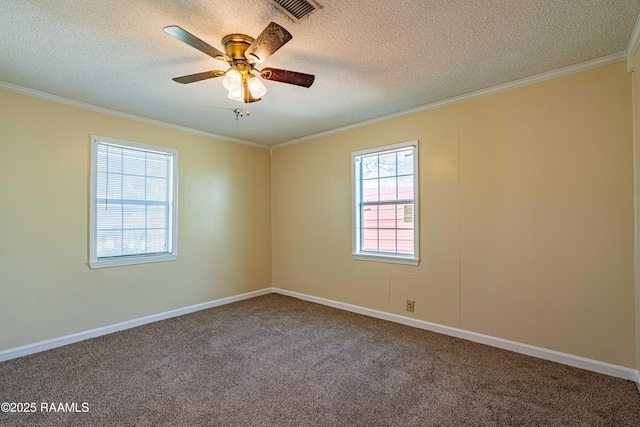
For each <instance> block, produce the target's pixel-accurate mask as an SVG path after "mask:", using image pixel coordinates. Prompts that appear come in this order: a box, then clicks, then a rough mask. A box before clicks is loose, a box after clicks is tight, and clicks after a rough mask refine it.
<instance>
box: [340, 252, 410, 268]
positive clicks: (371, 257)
mask: <svg viewBox="0 0 640 427" xmlns="http://www.w3.org/2000/svg"><path fill="white" fill-rule="evenodd" d="M351 256H352V257H353V259H356V260H359V261H375V262H389V263H392V264H406V265H418V263H419V262H420V259H419V258H414V257H412V256H393V255H380V254H363V253H353V254H351Z"/></svg>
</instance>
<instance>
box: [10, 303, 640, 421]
mask: <svg viewBox="0 0 640 427" xmlns="http://www.w3.org/2000/svg"><path fill="white" fill-rule="evenodd" d="M0 402H26V403H31V402H34V403H36V405H37V409H38V410H37V411H36V412H34V413H29V414H17V413H0V425H2V426H33V425H36V426H40V425H43V426H66V425H70V426H76V425H77V426H458V425H465V426H518V425H530V426H534V425H535V426H540V425H549V426H551V425H553V426H556V425H557V426H571V425H575V426H578V425H579V426H610V425H620V426H623V425H628V426H631V425H634V426H638V425H640V394H639V393H638V390H637V389H636V386H635V384H634V383H633V382H630V381H625V380H621V379H617V378H612V377H608V376H605V375H600V374H596V373H593V372H589V371H584V370H581V369H577V368H572V367H568V366H564V365H559V364H556V363H552V362H548V361H544V360H539V359H535V358H532V357H528V356H523V355H520V354H516V353H511V352H508V351H504V350H499V349H495V348H492V347H488V346H484V345H481V344H475V343H471V342H467V341H464V340H460V339H456V338H451V337H447V336H444V335H439V334H435V333H432V332H428V331H423V330H419V329H414V328H410V327H407V326H403V325H398V324H394V323H390V322H385V321H382V320H377V319H372V318H368V317H365V316H360V315H357V314H353V313H348V312H344V311H341V310H336V309H332V308H328V307H324V306H320V305H317V304H312V303H308V302H304V301H300V300H297V299H294V298H289V297H285V296H281V295H276V294H270V295H265V296H262V297H258V298H253V299H250V300H246V301H241V302H238V303H235V304H229V305H226V306H222V307H216V308H212V309H209V310H204V311H200V312H197V313H193V314H189V315H186V316H182V317H178V318H174V319H169V320H165V321H162V322H157V323H153V324H149V325H145V326H141V327H138V328H134V329H130V330H127V331H122V332H118V333H114V334H111V335H107V336H103V337H99V338H95V339H91V340H87V341H83V342H80V343H76V344H72V345H69V346H66V347H61V348H58V349H54V350H50V351H47V352H43V353H39V354H34V355H31V356H27V357H23V358H20V359H15V360H10V361H7V362H3V363H0ZM43 402H44V403H47V404H48V405H49V406H50V405H51V404H55V405H56V406H55V408H56V409H59V405H58V404H59V403H60V402H62V403H63V404H64V403H69V404H73V403H76V404H77V409H75V408H73V406H70V407H67V409H72V410H77V411H79V412H71V413H64V412H42V411H40V409H41V407H40V405H41V404H42V403H43ZM83 403H86V406H85V407H83V406H82V404H83ZM83 409H88V412H81V411H82V410H83Z"/></svg>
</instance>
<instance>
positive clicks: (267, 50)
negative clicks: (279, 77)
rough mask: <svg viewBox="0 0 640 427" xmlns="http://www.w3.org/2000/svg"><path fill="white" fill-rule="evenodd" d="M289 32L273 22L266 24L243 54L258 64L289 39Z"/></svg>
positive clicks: (290, 36)
mask: <svg viewBox="0 0 640 427" xmlns="http://www.w3.org/2000/svg"><path fill="white" fill-rule="evenodd" d="M292 38H293V36H292V35H291V33H290V32H289V31H287V30H285V29H284V28H282V27H281V26H280V25H278V24H276V23H275V22H271V23H270V24H269V25H267V28H265V29H264V30H263V31H262V32H261V33H260V35H259V36H258V37H257V38H256V39H255V40H254V41H253V43H251V46H249V47H248V48H247V50H246V51H245V53H244V55H245V56H246V58H247V59H250V60H253V61H254V62H257V63H258V64H259V63H261V62H262V61H264V60H265V59H267V58H268V57H270V56H271V55H272V54H273V52H275V51H276V50H278V49H280V48H281V47H282V46H284V44H285V43H287V42H288V41H289V40H291V39H292Z"/></svg>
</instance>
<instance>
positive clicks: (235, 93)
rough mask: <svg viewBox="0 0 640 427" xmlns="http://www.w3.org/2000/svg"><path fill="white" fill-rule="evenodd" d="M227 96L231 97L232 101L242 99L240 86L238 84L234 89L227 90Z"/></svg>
mask: <svg viewBox="0 0 640 427" xmlns="http://www.w3.org/2000/svg"><path fill="white" fill-rule="evenodd" d="M227 96H228V98H229V99H233V100H234V101H242V86H240V87H239V88H238V90H236V91H233V92H232V91H229V95H227Z"/></svg>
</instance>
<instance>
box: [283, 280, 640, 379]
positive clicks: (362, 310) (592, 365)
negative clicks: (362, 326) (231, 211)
mask: <svg viewBox="0 0 640 427" xmlns="http://www.w3.org/2000/svg"><path fill="white" fill-rule="evenodd" d="M272 289H273V292H275V293H278V294H281V295H286V296H290V297H293V298H298V299H301V300H304V301H309V302H314V303H316V304H321V305H326V306H328V307H333V308H337V309H340V310H345V311H350V312H352V313H357V314H362V315H365V316H369V317H375V318H377V319H382V320H388V321H390V322H395V323H400V324H403V325H407V326H412V327H414V328H419V329H424V330H428V331H432V332H437V333H439V334H443V335H448V336H451V337H455V338H461V339H464V340H468V341H473V342H477V343H480V344H485V345H489V346H492V347H496V348H501V349H504V350H509V351H513V352H515V353H520V354H525V355H527V356H533V357H537V358H539V359H544V360H550V361H552V362H557V363H561V364H563V365H568V366H573V367H576V368H580V369H585V370H587V371H593V372H598V373H600V374H605V375H609V376H612V377H617V378H622V379H625V380H629V381H634V382H635V383H636V385H637V386H638V391H639V392H640V373H639V372H638V371H637V370H635V369H631V368H627V367H625V366H619V365H613V364H611V363H607V362H601V361H599V360H593V359H587V358H586V357H581V356H575V355H573V354H568V353H562V352H559V351H555V350H550V349H547V348H542V347H536V346H533V345H529V344H523V343H519V342H516V341H510V340H506V339H502V338H497V337H493V336H490V335H484V334H479V333H477V332H471V331H467V330H464V329H458V328H454V327H451V326H445V325H440V324H437V323H431V322H427V321H424V320H419V319H414V318H411V317H405V316H400V315H398V314H393V313H387V312H384V311H379V310H374V309H371V308H366V307H360V306H357V305H352V304H347V303H343V302H339V301H333V300H328V299H325V298H319V297H315V296H311V295H306V294H301V293H299V292H293V291H288V290H285V289H279V288H272Z"/></svg>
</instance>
